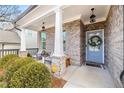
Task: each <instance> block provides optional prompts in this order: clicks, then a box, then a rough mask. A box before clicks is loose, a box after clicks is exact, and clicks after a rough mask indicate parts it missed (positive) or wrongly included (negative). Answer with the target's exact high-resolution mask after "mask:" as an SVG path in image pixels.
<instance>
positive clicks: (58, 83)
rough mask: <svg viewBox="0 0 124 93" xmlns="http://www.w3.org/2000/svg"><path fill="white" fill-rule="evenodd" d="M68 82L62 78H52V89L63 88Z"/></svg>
mask: <svg viewBox="0 0 124 93" xmlns="http://www.w3.org/2000/svg"><path fill="white" fill-rule="evenodd" d="M66 82H67V81H65V80H63V79H61V78H56V77H52V88H63V86H64V85H65V83H66Z"/></svg>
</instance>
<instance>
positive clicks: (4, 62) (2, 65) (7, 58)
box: [0, 54, 18, 68]
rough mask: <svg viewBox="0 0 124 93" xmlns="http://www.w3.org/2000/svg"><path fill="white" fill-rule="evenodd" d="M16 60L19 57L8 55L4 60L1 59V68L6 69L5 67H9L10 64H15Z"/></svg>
mask: <svg viewBox="0 0 124 93" xmlns="http://www.w3.org/2000/svg"><path fill="white" fill-rule="evenodd" d="M15 58H18V56H17V55H14V54H10V55H6V56H4V57H3V58H1V59H0V68H4V66H5V65H6V64H7V65H9V64H10V62H13V61H14V60H15ZM5 67H6V66H5Z"/></svg>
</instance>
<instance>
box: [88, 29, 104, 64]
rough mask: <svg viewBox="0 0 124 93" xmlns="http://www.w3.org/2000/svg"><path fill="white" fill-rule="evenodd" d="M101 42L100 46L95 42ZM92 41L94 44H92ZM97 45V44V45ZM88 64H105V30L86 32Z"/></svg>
mask: <svg viewBox="0 0 124 93" xmlns="http://www.w3.org/2000/svg"><path fill="white" fill-rule="evenodd" d="M94 37H95V38H94ZM95 39H96V41H98V40H100V42H101V43H100V42H98V43H100V44H99V45H98V46H94V42H95ZM91 41H92V42H91ZM95 45H97V42H96V44H95ZM86 62H88V63H89V62H94V63H100V64H104V30H103V29H100V30H94V31H87V32H86Z"/></svg>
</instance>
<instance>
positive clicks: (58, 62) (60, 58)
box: [52, 7, 66, 77]
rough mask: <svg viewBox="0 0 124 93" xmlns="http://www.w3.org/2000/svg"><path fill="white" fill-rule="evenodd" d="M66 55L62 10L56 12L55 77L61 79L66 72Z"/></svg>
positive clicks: (53, 63) (53, 69)
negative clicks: (64, 50)
mask: <svg viewBox="0 0 124 93" xmlns="http://www.w3.org/2000/svg"><path fill="white" fill-rule="evenodd" d="M65 69H66V66H65V55H64V52H63V31H62V10H61V9H60V8H59V7H58V8H57V9H56V10H55V42H54V53H53V57H52V72H53V73H54V76H55V77H61V75H62V74H63V73H64V72H65Z"/></svg>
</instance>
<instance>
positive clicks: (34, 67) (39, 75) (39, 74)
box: [10, 62, 51, 88]
mask: <svg viewBox="0 0 124 93" xmlns="http://www.w3.org/2000/svg"><path fill="white" fill-rule="evenodd" d="M10 87H12V88H13V87H14V88H48V87H51V74H50V72H49V70H48V68H47V67H46V66H45V65H44V64H42V63H38V62H33V63H31V64H28V65H26V66H23V67H21V68H20V69H19V70H18V71H16V72H15V73H14V75H13V77H12V78H11V80H10Z"/></svg>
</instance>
